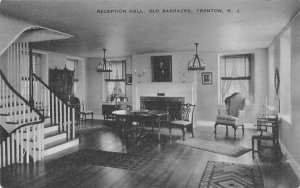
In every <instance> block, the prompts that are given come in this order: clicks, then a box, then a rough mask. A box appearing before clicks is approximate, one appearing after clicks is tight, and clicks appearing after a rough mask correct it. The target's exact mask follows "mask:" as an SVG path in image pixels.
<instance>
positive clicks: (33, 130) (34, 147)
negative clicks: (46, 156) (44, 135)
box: [32, 124, 36, 163]
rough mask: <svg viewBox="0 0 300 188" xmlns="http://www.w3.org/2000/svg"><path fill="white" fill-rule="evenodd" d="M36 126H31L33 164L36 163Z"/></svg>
mask: <svg viewBox="0 0 300 188" xmlns="http://www.w3.org/2000/svg"><path fill="white" fill-rule="evenodd" d="M35 129H36V124H35V125H33V126H32V145H33V146H32V147H33V148H32V149H33V151H32V153H33V154H32V155H33V157H32V158H33V162H34V163H35V162H36V130H35Z"/></svg>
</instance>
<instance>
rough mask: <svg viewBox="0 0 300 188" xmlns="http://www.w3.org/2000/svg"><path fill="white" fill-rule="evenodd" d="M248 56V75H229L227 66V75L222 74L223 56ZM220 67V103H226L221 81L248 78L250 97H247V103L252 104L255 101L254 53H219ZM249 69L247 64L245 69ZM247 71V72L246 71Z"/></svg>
mask: <svg viewBox="0 0 300 188" xmlns="http://www.w3.org/2000/svg"><path fill="white" fill-rule="evenodd" d="M245 57H247V58H248V71H249V72H248V73H247V76H227V75H226V67H225V76H222V75H221V74H222V70H221V68H222V66H221V59H222V58H245ZM218 62H219V63H218V65H219V66H218V67H219V69H218V70H219V73H218V84H219V86H218V104H219V105H224V104H225V103H224V100H225V98H226V97H225V98H224V99H223V97H222V92H221V82H222V80H248V81H249V84H248V85H249V91H248V97H247V103H250V104H252V103H253V79H252V78H253V64H254V54H253V53H237V54H219V58H218ZM225 66H226V65H225ZM246 69H247V66H245V70H246ZM223 72H224V71H223ZM245 73H246V72H245Z"/></svg>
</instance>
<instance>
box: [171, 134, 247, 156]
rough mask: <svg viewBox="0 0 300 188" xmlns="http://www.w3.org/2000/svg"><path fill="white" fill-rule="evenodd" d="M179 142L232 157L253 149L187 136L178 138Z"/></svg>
mask: <svg viewBox="0 0 300 188" xmlns="http://www.w3.org/2000/svg"><path fill="white" fill-rule="evenodd" d="M176 143H177V144H181V145H185V146H190V147H193V148H197V149H202V150H206V151H210V152H214V153H218V154H222V155H227V156H230V157H239V156H241V155H243V154H245V153H247V152H249V151H251V149H249V148H245V147H242V146H235V145H229V144H223V143H219V142H215V141H209V140H203V139H196V138H187V139H186V140H185V141H182V140H177V141H176Z"/></svg>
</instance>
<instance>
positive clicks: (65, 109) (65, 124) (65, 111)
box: [63, 104, 68, 131]
mask: <svg viewBox="0 0 300 188" xmlns="http://www.w3.org/2000/svg"><path fill="white" fill-rule="evenodd" d="M63 111H64V131H67V123H68V122H67V106H66V105H65V104H64V110H63Z"/></svg>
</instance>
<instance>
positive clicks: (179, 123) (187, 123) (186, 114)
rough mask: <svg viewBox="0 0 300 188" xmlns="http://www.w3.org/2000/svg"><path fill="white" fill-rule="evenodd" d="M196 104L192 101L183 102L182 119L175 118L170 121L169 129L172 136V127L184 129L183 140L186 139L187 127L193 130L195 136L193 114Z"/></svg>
mask: <svg viewBox="0 0 300 188" xmlns="http://www.w3.org/2000/svg"><path fill="white" fill-rule="evenodd" d="M195 106H196V105H193V104H190V103H186V104H183V105H182V107H181V120H174V121H171V122H169V131H170V137H171V128H173V127H175V128H181V130H182V140H185V128H190V130H191V132H192V136H193V138H194V130H193V116H194V110H195Z"/></svg>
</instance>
